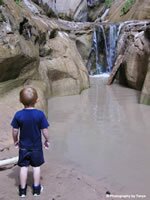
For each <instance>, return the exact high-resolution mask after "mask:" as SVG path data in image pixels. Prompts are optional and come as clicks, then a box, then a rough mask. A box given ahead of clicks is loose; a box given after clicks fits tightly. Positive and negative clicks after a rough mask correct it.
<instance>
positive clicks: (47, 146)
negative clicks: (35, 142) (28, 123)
mask: <svg viewBox="0 0 150 200" xmlns="http://www.w3.org/2000/svg"><path fill="white" fill-rule="evenodd" d="M42 134H43V136H44V138H45V142H44V146H45V148H49V134H48V129H47V128H44V129H42Z"/></svg>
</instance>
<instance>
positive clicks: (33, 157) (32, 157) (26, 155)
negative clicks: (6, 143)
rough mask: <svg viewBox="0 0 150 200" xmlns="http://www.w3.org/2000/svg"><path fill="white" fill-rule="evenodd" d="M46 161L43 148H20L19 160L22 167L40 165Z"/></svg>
mask: <svg viewBox="0 0 150 200" xmlns="http://www.w3.org/2000/svg"><path fill="white" fill-rule="evenodd" d="M43 163H44V155H43V150H42V149H41V150H27V149H19V160H18V165H19V166H20V167H25V166H26V167H27V166H29V165H31V166H32V167H39V166H40V165H42V164H43Z"/></svg>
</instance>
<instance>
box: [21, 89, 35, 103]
mask: <svg viewBox="0 0 150 200" xmlns="http://www.w3.org/2000/svg"><path fill="white" fill-rule="evenodd" d="M37 99H38V94H37V91H36V90H35V89H34V88H32V87H26V88H23V89H22V90H21V91H20V102H21V103H22V104H23V105H24V106H25V107H32V106H34V105H35V103H36V102H37Z"/></svg>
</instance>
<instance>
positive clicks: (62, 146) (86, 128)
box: [49, 78, 150, 196]
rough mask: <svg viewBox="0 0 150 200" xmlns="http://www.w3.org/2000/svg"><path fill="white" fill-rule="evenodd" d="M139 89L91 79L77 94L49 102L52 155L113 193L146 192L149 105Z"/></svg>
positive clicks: (149, 161)
mask: <svg viewBox="0 0 150 200" xmlns="http://www.w3.org/2000/svg"><path fill="white" fill-rule="evenodd" d="M138 95H139V94H138V92H137V91H135V90H132V89H128V88H124V87H121V86H119V85H117V84H114V85H112V86H107V85H106V79H105V78H91V88H90V89H88V90H85V91H83V92H82V94H81V95H76V96H69V97H57V98H52V99H50V101H49V114H50V121H51V125H52V126H51V137H52V143H53V148H52V152H51V157H52V158H55V159H57V160H61V161H63V162H71V163H73V164H74V165H75V166H76V167H78V168H79V169H80V170H81V171H82V172H83V173H86V174H88V175H92V176H95V177H96V179H98V180H100V181H102V182H103V183H104V184H105V185H106V186H107V187H108V188H110V189H112V190H115V191H116V193H125V194H146V195H147V196H148V194H150V192H149V185H150V173H149V169H150V156H149V154H150V145H149V141H150V132H149V130H150V123H149V117H150V107H148V106H144V105H139V104H138V103H137V98H138Z"/></svg>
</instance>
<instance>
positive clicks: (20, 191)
mask: <svg viewBox="0 0 150 200" xmlns="http://www.w3.org/2000/svg"><path fill="white" fill-rule="evenodd" d="M26 194H27V185H26V187H25V188H24V189H22V188H21V186H20V185H19V196H20V197H26Z"/></svg>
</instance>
